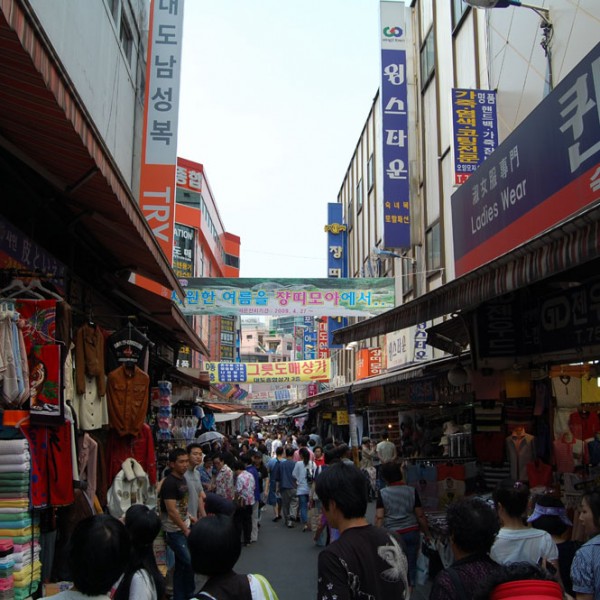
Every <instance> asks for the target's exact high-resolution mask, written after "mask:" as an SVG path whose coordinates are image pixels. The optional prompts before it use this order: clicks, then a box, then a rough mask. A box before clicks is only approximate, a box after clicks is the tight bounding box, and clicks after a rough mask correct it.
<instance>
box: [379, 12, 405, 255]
mask: <svg viewBox="0 0 600 600" xmlns="http://www.w3.org/2000/svg"><path fill="white" fill-rule="evenodd" d="M380 7H381V8H380V12H381V86H380V97H381V125H382V132H381V140H382V146H383V147H382V154H381V156H382V163H383V246H384V247H385V248H402V249H408V248H410V197H409V178H408V177H409V176H408V110H407V100H408V84H407V79H406V36H405V25H404V20H405V19H404V10H405V9H404V3H402V2H381V3H380Z"/></svg>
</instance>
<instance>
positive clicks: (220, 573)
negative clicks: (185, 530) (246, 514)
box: [187, 515, 277, 600]
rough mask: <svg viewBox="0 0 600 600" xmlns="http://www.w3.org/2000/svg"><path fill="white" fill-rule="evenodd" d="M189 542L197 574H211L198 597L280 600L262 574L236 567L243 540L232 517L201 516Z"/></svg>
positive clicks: (193, 565)
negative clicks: (234, 568) (240, 570)
mask: <svg viewBox="0 0 600 600" xmlns="http://www.w3.org/2000/svg"><path fill="white" fill-rule="evenodd" d="M187 543H188V547H189V549H190V554H191V557H192V569H193V570H194V573H197V574H199V575H205V576H207V577H208V581H207V582H206V583H205V584H204V587H203V588H202V590H201V591H200V593H199V594H198V595H197V596H196V598H205V599H206V600H254V599H258V598H260V599H262V600H277V595H276V594H275V592H274V591H273V588H272V587H271V585H270V584H269V582H268V581H267V580H266V579H265V578H264V577H263V576H262V575H243V574H240V573H236V572H235V571H234V570H233V567H235V563H236V562H237V561H238V559H239V557H240V554H241V552H242V543H241V539H240V535H239V532H238V529H237V528H236V526H235V525H234V523H233V520H232V519H231V518H230V517H227V516H225V515H212V516H208V517H205V518H203V519H200V521H198V522H197V523H196V524H195V525H193V526H192V530H191V532H190V535H189V536H188V539H187Z"/></svg>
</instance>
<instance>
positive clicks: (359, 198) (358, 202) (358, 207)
mask: <svg viewBox="0 0 600 600" xmlns="http://www.w3.org/2000/svg"><path fill="white" fill-rule="evenodd" d="M362 207H363V185H362V177H361V178H360V179H359V180H358V185H357V186H356V212H357V213H359V212H360V211H361V210H362Z"/></svg>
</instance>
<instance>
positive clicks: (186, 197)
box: [175, 187, 202, 208]
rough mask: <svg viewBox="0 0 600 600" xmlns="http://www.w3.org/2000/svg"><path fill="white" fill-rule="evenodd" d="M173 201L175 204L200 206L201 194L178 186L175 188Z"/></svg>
mask: <svg viewBox="0 0 600 600" xmlns="http://www.w3.org/2000/svg"><path fill="white" fill-rule="evenodd" d="M175 202H177V204H185V205H186V206H193V207H195V208H199V207H200V203H201V202H202V196H201V195H200V194H199V193H198V192H190V190H186V189H185V188H180V187H178V188H177V189H176V190H175Z"/></svg>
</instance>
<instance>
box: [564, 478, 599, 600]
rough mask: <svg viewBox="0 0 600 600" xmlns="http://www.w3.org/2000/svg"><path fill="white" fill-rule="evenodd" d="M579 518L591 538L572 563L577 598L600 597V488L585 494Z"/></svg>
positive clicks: (587, 599) (578, 599)
mask: <svg viewBox="0 0 600 600" xmlns="http://www.w3.org/2000/svg"><path fill="white" fill-rule="evenodd" d="M579 520H580V521H581V523H582V524H583V526H584V528H585V532H586V534H587V535H588V536H590V539H589V540H588V541H587V542H586V543H585V544H583V546H581V548H579V550H577V552H576V553H575V558H574V559H573V564H572V565H571V579H572V582H573V591H574V592H575V597H576V599H577V600H592V599H597V598H600V489H596V490H594V491H593V492H589V493H586V494H584V496H583V499H582V501H581V507H580V513H579Z"/></svg>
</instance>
